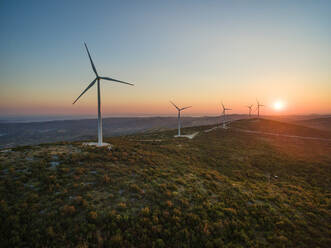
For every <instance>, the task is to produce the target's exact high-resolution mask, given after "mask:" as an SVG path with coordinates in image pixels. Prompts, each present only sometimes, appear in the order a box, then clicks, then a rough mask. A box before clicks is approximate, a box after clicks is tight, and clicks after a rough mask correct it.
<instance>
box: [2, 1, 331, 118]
mask: <svg viewBox="0 0 331 248" xmlns="http://www.w3.org/2000/svg"><path fill="white" fill-rule="evenodd" d="M330 13H331V1H318V0H315V1H313V0H311V1H305V0H298V1H83V0H80V1H78V0H77V1H73V0H72V1H60V0H58V1H32V0H31V1H15V0H8V1H5V0H2V1H0V29H1V36H0V58H1V60H0V98H1V100H0V115H5V114H18V115H19V114H33V113H35V114H43V113H53V114H75V113H77V114H82V113H85V114H88V113H94V112H95V109H94V107H90V105H93V106H94V104H95V98H94V97H95V91H91V92H90V93H88V94H87V95H86V96H85V97H83V98H82V102H81V103H80V104H81V105H78V107H75V108H74V109H73V107H72V106H71V105H70V103H71V102H72V100H74V99H75V98H76V97H77V96H78V95H79V94H80V92H81V91H82V90H83V89H84V88H85V87H86V86H87V85H88V83H89V82H91V81H92V80H93V74H92V70H91V68H90V65H89V61H88V58H87V56H86V52H85V51H84V47H83V42H84V41H86V42H87V44H88V46H89V48H90V51H91V55H92V58H93V59H94V62H95V64H96V66H97V69H98V70H99V72H100V73H101V74H103V75H105V76H111V77H115V78H118V79H122V80H126V81H130V82H134V83H136V85H137V86H136V88H135V89H128V88H125V87H122V86H118V87H117V86H109V87H108V86H106V85H103V89H104V91H103V96H104V97H103V98H102V99H103V100H104V101H103V102H104V112H105V113H108V114H120V113H123V114H144V113H149V114H150V113H155V114H156V113H167V112H168V107H169V106H168V105H167V104H168V100H169V99H173V100H176V101H179V102H180V103H182V104H186V103H192V104H193V105H194V104H195V105H198V104H200V105H199V107H196V108H195V109H193V108H192V111H193V112H192V113H195V114H203V113H207V114H212V113H216V112H217V108H216V107H215V109H212V108H211V107H210V105H214V104H216V103H218V102H220V100H224V101H226V102H228V103H231V104H232V105H233V106H238V108H239V106H242V105H247V104H246V102H248V101H254V99H255V97H259V98H262V99H263V100H264V101H265V102H267V103H269V102H272V101H274V100H276V98H283V99H284V100H285V101H287V102H288V103H289V104H290V103H291V105H292V106H293V108H294V107H296V108H297V109H298V107H302V104H303V103H304V102H306V103H307V102H312V103H313V105H314V104H315V105H316V106H315V105H314V106H315V108H311V109H309V108H308V110H307V111H308V112H319V110H320V112H331V109H330V107H328V106H330V100H329V98H330V97H329V96H330V95H331V88H330V65H331V63H330V54H331V53H330V42H331V32H330V30H331V29H330V24H331V23H330ZM248 91H253V92H254V94H251V95H250V96H248V94H247V92H248ZM304 91H306V93H307V91H309V93H310V94H305V93H304ZM311 94H313V95H311ZM106 96H107V97H106ZM108 96H109V97H108ZM300 99H301V100H300ZM317 101H319V102H318V104H316V102H317ZM163 103H164V104H165V106H163V105H162V104H163ZM112 106H113V107H115V106H116V109H118V111H117V112H116V111H114V108H113V109H112ZM241 111H245V109H240V108H239V109H238V111H237V112H241ZM305 111H306V110H299V111H297V112H305ZM292 112H296V111H294V110H293V111H292Z"/></svg>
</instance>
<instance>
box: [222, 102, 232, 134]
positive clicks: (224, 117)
mask: <svg viewBox="0 0 331 248" xmlns="http://www.w3.org/2000/svg"><path fill="white" fill-rule="evenodd" d="M222 108H223V128H226V111H227V110H232V109H229V108H226V107H224V104H223V102H222Z"/></svg>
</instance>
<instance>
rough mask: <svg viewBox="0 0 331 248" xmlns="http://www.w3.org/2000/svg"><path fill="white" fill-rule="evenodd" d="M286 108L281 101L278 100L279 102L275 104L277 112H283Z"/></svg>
mask: <svg viewBox="0 0 331 248" xmlns="http://www.w3.org/2000/svg"><path fill="white" fill-rule="evenodd" d="M284 106H285V104H284V102H283V101H281V100H278V101H276V102H274V109H275V110H276V111H281V110H283V109H284Z"/></svg>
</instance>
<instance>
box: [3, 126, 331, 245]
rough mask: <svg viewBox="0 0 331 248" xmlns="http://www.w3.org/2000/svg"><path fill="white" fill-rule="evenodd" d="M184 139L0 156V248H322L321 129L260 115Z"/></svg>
mask: <svg viewBox="0 0 331 248" xmlns="http://www.w3.org/2000/svg"><path fill="white" fill-rule="evenodd" d="M247 131H252V132H247ZM195 132H198V134H197V135H196V136H195V137H194V138H193V139H187V138H174V137H173V136H174V135H175V134H176V130H165V131H161V132H160V131H159V132H148V133H143V134H131V135H125V136H119V137H112V138H108V139H106V140H105V141H106V142H109V143H111V144H113V149H112V150H108V149H107V148H93V147H86V146H82V145H81V142H77V141H76V142H60V143H50V144H43V145H38V146H25V147H17V148H13V149H10V150H1V152H0V178H1V181H0V196H1V200H0V213H1V219H0V222H1V224H0V225H1V228H0V231H1V233H2V235H1V238H0V239H1V240H0V243H1V244H2V246H4V247H15V246H16V247H18V246H30V247H64V246H65V247H88V246H92V247H102V246H106V247H107V246H108V247H109V246H110V247H330V244H331V238H330V237H331V236H330V234H331V233H330V230H331V226H330V221H329V220H330V218H331V214H330V188H331V153H330V150H331V139H330V140H329V138H331V136H330V133H329V132H326V131H322V130H315V129H312V128H308V127H303V126H299V125H293V124H288V123H282V122H277V121H270V120H263V119H261V120H257V119H251V120H239V121H235V122H232V123H231V124H230V128H229V129H222V128H217V127H216V126H211V125H207V126H197V127H189V128H184V129H183V133H184V134H192V133H195ZM254 132H255V133H254ZM273 134H281V135H278V136H277V135H273ZM282 135H288V136H289V137H287V136H282ZM290 136H293V137H290ZM294 136H298V137H294ZM299 136H300V137H301V136H304V137H306V138H305V139H302V138H300V137H299ZM310 138H311V139H310ZM314 138H316V139H314Z"/></svg>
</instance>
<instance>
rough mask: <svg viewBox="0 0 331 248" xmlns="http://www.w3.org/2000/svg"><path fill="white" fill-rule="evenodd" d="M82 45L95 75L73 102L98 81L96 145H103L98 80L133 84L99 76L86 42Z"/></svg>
mask: <svg viewBox="0 0 331 248" xmlns="http://www.w3.org/2000/svg"><path fill="white" fill-rule="evenodd" d="M84 45H85V48H86V51H87V55H88V57H89V59H90V62H91V66H92V69H93V71H94V73H95V76H96V78H95V79H94V80H93V81H92V82H91V83H90V84H89V85H88V86H87V87H86V89H85V90H84V91H83V92H82V93H81V94H80V95H79V96H78V97H77V99H76V100H75V101H74V102H73V104H75V103H76V102H77V101H78V99H79V98H80V97H81V96H82V95H84V94H85V92H86V91H88V90H89V89H90V88H91V87H92V86H93V85H94V84H95V83H96V82H98V85H97V86H98V143H97V145H98V146H103V145H105V143H103V142H102V117H101V100H100V98H101V97H100V95H101V94H100V80H101V79H102V80H107V81H113V82H117V83H122V84H128V85H131V86H133V84H131V83H127V82H124V81H120V80H117V79H113V78H110V77H100V76H99V74H98V72H97V69H96V68H95V66H94V63H93V60H92V58H91V55H90V51H89V50H88V48H87V45H86V43H85V42H84Z"/></svg>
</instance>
